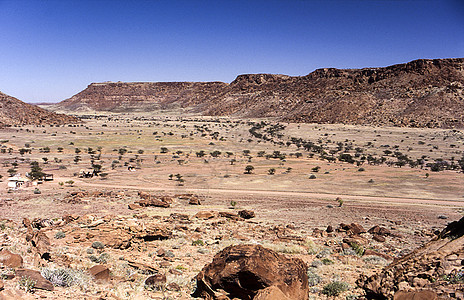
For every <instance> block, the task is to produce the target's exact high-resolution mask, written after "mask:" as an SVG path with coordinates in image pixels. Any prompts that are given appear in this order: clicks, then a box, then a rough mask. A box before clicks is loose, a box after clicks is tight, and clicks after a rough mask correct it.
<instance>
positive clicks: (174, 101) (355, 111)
mask: <svg viewBox="0 0 464 300" xmlns="http://www.w3.org/2000/svg"><path fill="white" fill-rule="evenodd" d="M463 89H464V58H448V59H418V60H414V61H411V62H408V63H405V64H396V65H392V66H387V67H378V68H362V69H336V68H321V69H317V70H315V71H313V72H311V73H309V74H307V75H305V76H289V75H282V74H265V73H263V74H242V75H238V76H237V77H236V78H235V80H234V81H232V82H231V83H230V84H228V83H223V82H218V81H215V82H132V83H124V82H107V83H92V84H90V85H89V86H88V87H87V88H86V89H84V90H83V91H81V92H80V93H78V94H76V95H74V96H72V97H71V98H69V99H66V100H64V101H62V102H60V103H58V104H56V105H54V106H52V107H51V108H52V109H60V110H68V111H73V110H97V111H115V112H124V111H138V110H142V111H146V110H157V109H169V108H175V107H182V108H186V109H189V110H191V111H194V112H198V113H201V114H205V115H213V116H237V117H275V118H278V119H280V120H283V121H289V122H308V123H343V124H358V125H375V126H377V125H378V126H385V125H390V126H409V127H433V128H452V127H464V93H463Z"/></svg>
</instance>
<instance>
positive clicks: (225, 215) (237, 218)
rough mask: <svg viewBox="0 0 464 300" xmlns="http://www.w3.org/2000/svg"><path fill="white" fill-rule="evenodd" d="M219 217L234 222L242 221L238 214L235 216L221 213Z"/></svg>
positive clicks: (229, 213) (226, 212)
mask: <svg viewBox="0 0 464 300" xmlns="http://www.w3.org/2000/svg"><path fill="white" fill-rule="evenodd" d="M219 216H220V217H223V218H227V219H232V220H240V219H241V217H240V216H239V215H238V214H234V213H231V212H228V211H220V212H219Z"/></svg>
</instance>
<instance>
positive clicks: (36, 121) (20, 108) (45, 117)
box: [0, 92, 80, 127]
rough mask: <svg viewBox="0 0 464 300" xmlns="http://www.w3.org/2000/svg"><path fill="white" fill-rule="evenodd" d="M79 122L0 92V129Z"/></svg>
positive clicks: (73, 118)
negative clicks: (15, 126)
mask: <svg viewBox="0 0 464 300" xmlns="http://www.w3.org/2000/svg"><path fill="white" fill-rule="evenodd" d="M79 122H80V120H79V119H77V118H75V117H71V116H67V115H63V114H56V113H54V112H50V111H47V110H45V109H42V108H39V107H37V106H35V105H31V104H27V103H24V102H22V101H21V100H18V99H16V98H14V97H11V96H8V95H6V94H4V93H2V92H0V127H2V126H14V125H45V124H47V125H48V124H60V125H61V124H67V123H79Z"/></svg>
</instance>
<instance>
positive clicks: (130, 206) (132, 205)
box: [127, 203, 142, 210]
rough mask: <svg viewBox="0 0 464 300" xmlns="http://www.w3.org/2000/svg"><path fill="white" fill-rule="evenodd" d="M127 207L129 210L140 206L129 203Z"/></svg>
mask: <svg viewBox="0 0 464 300" xmlns="http://www.w3.org/2000/svg"><path fill="white" fill-rule="evenodd" d="M127 208H129V209H130V210H136V209H139V208H142V206H140V205H139V204H137V203H130V204H129V205H127Z"/></svg>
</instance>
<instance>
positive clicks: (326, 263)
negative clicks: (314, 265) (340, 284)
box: [322, 258, 334, 265]
mask: <svg viewBox="0 0 464 300" xmlns="http://www.w3.org/2000/svg"><path fill="white" fill-rule="evenodd" d="M322 263H323V264H324V265H333V264H334V261H333V260H331V259H330V258H323V259H322Z"/></svg>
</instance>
